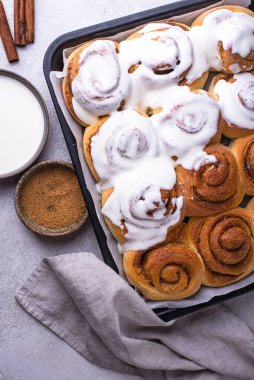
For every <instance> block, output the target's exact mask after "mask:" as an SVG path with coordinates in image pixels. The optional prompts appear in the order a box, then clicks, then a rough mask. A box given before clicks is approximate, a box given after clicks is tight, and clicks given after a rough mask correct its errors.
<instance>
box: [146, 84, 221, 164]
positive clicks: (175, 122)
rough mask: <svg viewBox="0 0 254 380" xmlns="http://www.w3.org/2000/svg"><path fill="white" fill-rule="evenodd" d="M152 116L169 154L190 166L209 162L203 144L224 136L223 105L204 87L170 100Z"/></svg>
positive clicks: (180, 162)
mask: <svg viewBox="0 0 254 380" xmlns="http://www.w3.org/2000/svg"><path fill="white" fill-rule="evenodd" d="M151 120H152V123H153V125H154V128H155V130H156V131H157V132H158V134H159V136H160V138H161V140H162V141H163V143H164V146H165V148H166V151H167V152H168V154H169V156H170V157H173V158H174V160H175V161H176V165H182V166H183V167H184V168H185V169H189V170H191V169H196V170H197V169H198V168H199V166H200V165H201V164H202V163H204V162H209V159H208V156H207V154H206V153H205V152H204V151H203V148H205V146H206V145H208V144H209V143H212V142H218V141H219V140H220V137H221V128H222V125H221V118H220V109H219V107H218V105H217V104H216V102H215V101H214V100H213V99H212V98H211V97H210V96H208V94H207V92H206V91H204V90H199V91H197V92H196V93H193V92H189V93H187V94H186V95H185V96H182V97H181V98H179V99H172V100H168V102H167V106H165V107H164V109H163V111H162V112H160V113H158V114H156V115H153V116H152V117H151Z"/></svg>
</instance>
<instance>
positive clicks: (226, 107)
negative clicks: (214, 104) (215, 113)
mask: <svg viewBox="0 0 254 380" xmlns="http://www.w3.org/2000/svg"><path fill="white" fill-rule="evenodd" d="M233 78H234V79H235V81H234V82H233V83H231V82H227V81H225V80H224V79H221V80H219V81H218V82H217V83H216V85H215V88H214V92H215V93H216V94H218V96H219V101H218V103H219V105H220V107H221V112H222V116H223V118H224V119H225V120H226V121H227V123H228V124H229V125H235V126H237V127H239V128H246V129H254V75H252V74H250V73H241V74H235V75H234V76H233Z"/></svg>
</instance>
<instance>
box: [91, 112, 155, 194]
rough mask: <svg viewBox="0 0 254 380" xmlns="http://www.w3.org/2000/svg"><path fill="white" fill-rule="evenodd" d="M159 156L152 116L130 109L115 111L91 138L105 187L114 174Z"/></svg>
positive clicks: (93, 154) (92, 153) (97, 168)
mask: <svg viewBox="0 0 254 380" xmlns="http://www.w3.org/2000/svg"><path fill="white" fill-rule="evenodd" d="M158 154H159V142H158V138H157V134H156V132H155V131H154V129H153V127H152V124H151V120H150V118H149V117H146V116H142V115H140V114H139V113H138V112H136V111H134V110H131V109H127V110H125V111H122V112H115V113H113V114H112V116H111V117H110V118H109V119H108V120H107V121H106V122H105V123H104V124H103V125H102V126H101V127H100V129H99V132H98V133H97V134H96V135H95V136H93V137H92V140H91V155H92V158H93V164H94V167H95V170H96V172H97V173H98V175H99V177H100V180H101V182H102V186H103V187H104V188H107V187H110V186H112V179H113V177H114V176H115V175H117V174H119V173H122V172H123V171H125V170H130V169H133V168H134V167H135V166H136V165H137V163H138V162H141V161H145V162H147V159H148V158H149V157H155V156H157V155H158Z"/></svg>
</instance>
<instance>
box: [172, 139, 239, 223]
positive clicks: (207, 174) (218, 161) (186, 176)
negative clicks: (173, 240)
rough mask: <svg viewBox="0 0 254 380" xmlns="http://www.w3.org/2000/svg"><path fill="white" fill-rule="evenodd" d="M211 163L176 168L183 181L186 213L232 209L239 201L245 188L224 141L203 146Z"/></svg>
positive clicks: (192, 214) (196, 214)
mask: <svg viewBox="0 0 254 380" xmlns="http://www.w3.org/2000/svg"><path fill="white" fill-rule="evenodd" d="M205 152H206V153H207V154H208V155H212V156H213V157H214V162H213V163H208V164H204V165H202V166H201V167H200V168H199V169H198V170H197V171H195V170H186V169H184V168H183V167H181V166H179V167H178V168H177V174H178V178H179V180H180V182H181V183H183V189H184V196H185V200H186V215H187V216H208V215H213V214H217V213H219V212H222V211H226V210H229V209H232V208H234V207H236V206H238V205H239V204H240V202H241V201H242V199H243V196H244V192H245V188H244V184H243V181H242V179H241V176H240V173H239V170H238V166H237V163H236V159H235V157H234V155H233V153H232V152H231V151H230V150H229V149H228V148H227V147H226V146H224V145H221V144H212V145H210V146H208V147H207V148H205Z"/></svg>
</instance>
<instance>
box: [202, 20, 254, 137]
mask: <svg viewBox="0 0 254 380" xmlns="http://www.w3.org/2000/svg"><path fill="white" fill-rule="evenodd" d="M253 22H254V21H253ZM253 38H254V37H253ZM209 92H210V93H212V94H213V95H214V96H215V97H216V98H217V101H218V103H219V105H220V108H221V113H222V117H223V134H224V135H225V136H227V137H229V138H236V137H243V136H248V135H250V134H252V133H254V72H253V71H252V72H250V73H241V74H235V75H227V74H218V75H216V76H215V77H214V78H213V80H212V82H211V85H210V88H209Z"/></svg>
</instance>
